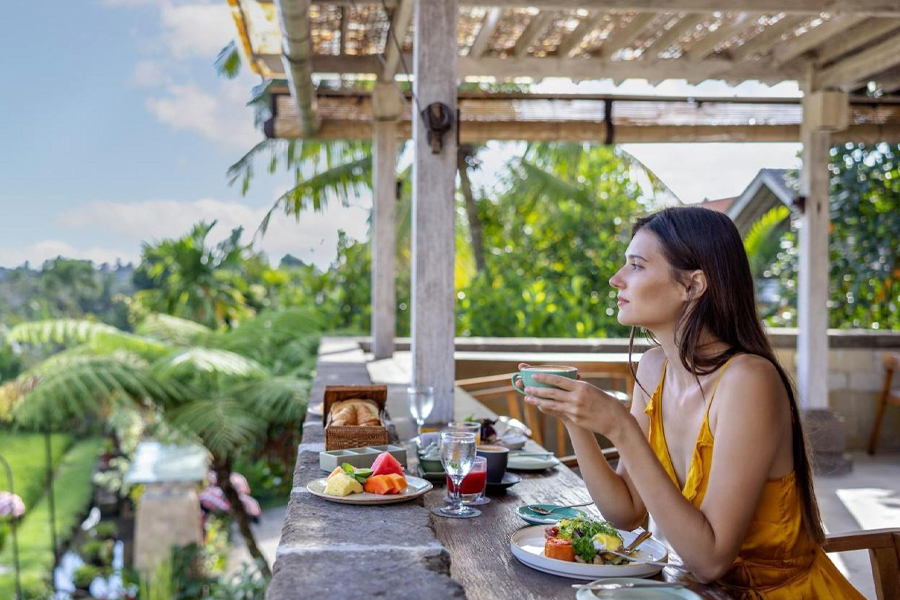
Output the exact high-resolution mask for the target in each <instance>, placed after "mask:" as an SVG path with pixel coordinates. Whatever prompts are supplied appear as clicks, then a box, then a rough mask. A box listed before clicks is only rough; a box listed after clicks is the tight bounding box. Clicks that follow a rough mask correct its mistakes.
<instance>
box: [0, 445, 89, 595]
mask: <svg viewBox="0 0 900 600" xmlns="http://www.w3.org/2000/svg"><path fill="white" fill-rule="evenodd" d="M102 449H103V440H102V439H101V438H89V439H86V440H81V441H79V442H76V443H75V444H74V445H73V446H72V447H71V449H70V450H69V452H67V453H66V455H65V456H64V457H63V458H62V461H61V462H60V464H59V467H58V468H57V470H56V477H55V479H54V481H53V486H54V490H55V491H56V493H55V494H54V497H55V498H56V531H57V535H58V537H59V542H60V544H62V543H63V542H64V541H65V540H67V539H68V537H69V535H70V534H71V533H72V530H73V528H74V527H75V526H76V525H78V524H79V520H80V519H81V518H82V517H83V515H84V512H85V511H86V510H87V508H88V507H89V506H90V502H91V493H92V491H93V487H92V485H91V472H92V471H93V469H94V464H95V463H96V461H97V457H98V456H100V453H101V451H102ZM19 562H20V564H21V566H22V586H23V588H24V589H27V588H28V587H29V586H31V585H33V584H34V583H35V582H38V581H40V580H41V579H44V578H48V577H49V575H50V570H51V569H52V567H53V550H52V549H51V547H50V509H49V506H48V503H47V496H46V495H44V496H42V497H41V499H40V500H39V501H38V503H37V505H35V506H34V507H33V508H32V509H31V510H29V512H28V513H26V515H25V518H24V519H23V520H22V523H21V524H20V526H19ZM12 564H13V555H12V542H11V541H10V543H8V544H6V547H5V548H4V549H3V552H2V553H0V565H2V566H3V567H12ZM14 596H15V579H14V577H13V575H12V573H5V574H3V575H0V598H13V597H14Z"/></svg>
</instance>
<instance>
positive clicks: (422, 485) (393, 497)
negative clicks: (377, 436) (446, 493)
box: [306, 475, 434, 504]
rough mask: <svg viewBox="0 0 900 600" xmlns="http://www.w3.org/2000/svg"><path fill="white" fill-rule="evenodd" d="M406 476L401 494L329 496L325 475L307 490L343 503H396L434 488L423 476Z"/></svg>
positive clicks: (320, 496)
mask: <svg viewBox="0 0 900 600" xmlns="http://www.w3.org/2000/svg"><path fill="white" fill-rule="evenodd" d="M405 477H406V483H407V486H406V489H405V490H403V491H402V492H400V493H399V494H387V495H381V494H370V493H369V492H363V493H361V494H350V495H349V496H329V495H327V494H325V479H326V478H325V477H323V478H321V479H316V480H314V481H310V482H309V484H307V486H306V491H308V492H309V493H310V494H312V495H313V496H318V497H319V498H324V499H325V500H328V501H330V502H339V503H341V504H395V503H397V502H406V501H407V500H412V499H413V498H418V497H419V496H422V495H423V494H427V493H428V492H429V491H431V489H432V488H434V486H433V485H431V482H430V481H426V480H424V479H422V478H421V477H413V476H412V475H405Z"/></svg>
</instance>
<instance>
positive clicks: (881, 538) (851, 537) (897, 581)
mask: <svg viewBox="0 0 900 600" xmlns="http://www.w3.org/2000/svg"><path fill="white" fill-rule="evenodd" d="M823 548H824V549H825V552H849V551H851V550H868V551H869V560H871V561H872V576H873V577H874V578H875V594H876V597H877V598H878V600H900V529H873V530H871V531H854V532H850V533H838V534H833V535H829V536H826V539H825V543H824V544H823Z"/></svg>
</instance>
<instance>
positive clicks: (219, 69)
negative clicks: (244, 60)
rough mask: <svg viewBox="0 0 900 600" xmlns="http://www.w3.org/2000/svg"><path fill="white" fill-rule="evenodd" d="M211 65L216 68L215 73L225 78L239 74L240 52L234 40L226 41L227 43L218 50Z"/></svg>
mask: <svg viewBox="0 0 900 600" xmlns="http://www.w3.org/2000/svg"><path fill="white" fill-rule="evenodd" d="M213 66H215V68H216V73H218V74H219V75H221V76H222V77H224V78H226V79H234V78H235V77H237V76H238V75H239V74H240V72H241V53H240V50H238V47H237V44H235V43H234V40H231V41H230V42H228V45H227V46H225V47H224V48H222V49H221V50H220V51H219V54H218V56H216V60H215V62H214V63H213Z"/></svg>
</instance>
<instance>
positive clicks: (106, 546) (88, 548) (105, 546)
mask: <svg viewBox="0 0 900 600" xmlns="http://www.w3.org/2000/svg"><path fill="white" fill-rule="evenodd" d="M81 558H83V559H84V561H85V562H88V563H91V564H92V565H96V566H98V567H99V566H105V565H111V564H112V558H113V541H112V540H88V541H86V542H85V543H84V544H82V546H81Z"/></svg>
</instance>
